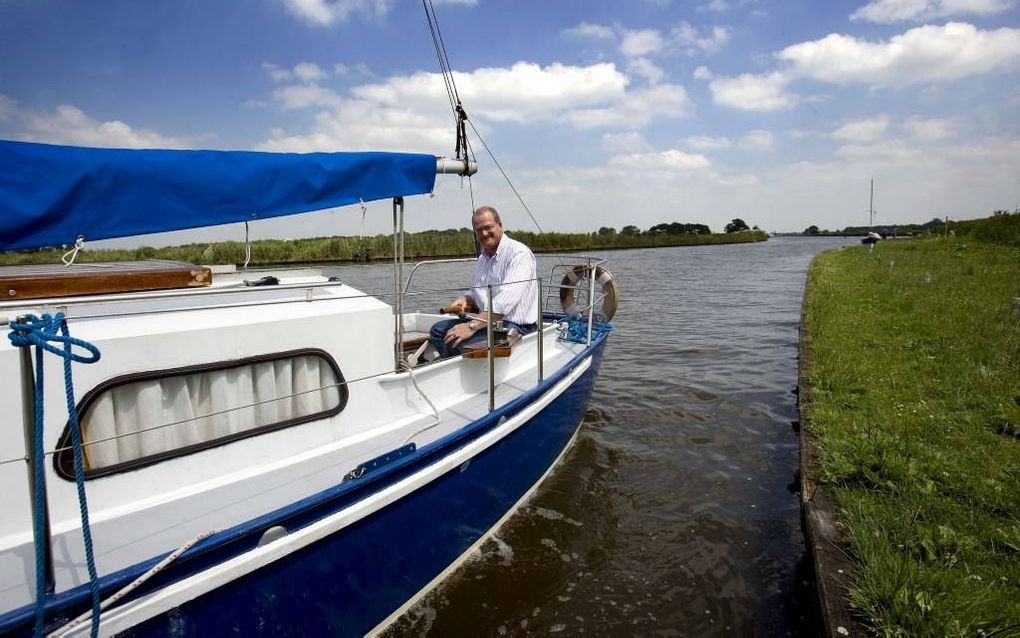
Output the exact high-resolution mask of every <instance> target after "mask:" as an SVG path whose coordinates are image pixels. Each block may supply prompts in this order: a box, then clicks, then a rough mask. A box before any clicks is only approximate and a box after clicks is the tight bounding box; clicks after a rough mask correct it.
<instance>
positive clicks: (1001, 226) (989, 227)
mask: <svg viewBox="0 0 1020 638" xmlns="http://www.w3.org/2000/svg"><path fill="white" fill-rule="evenodd" d="M871 231H874V232H876V233H878V234H880V235H882V236H883V237H910V236H914V235H943V234H948V233H953V234H956V235H958V236H963V237H973V238H975V239H980V240H983V241H989V242H993V243H998V244H1005V245H1010V246H1020V209H1016V210H1013V211H1008V210H996V211H994V212H993V213H992V215H991V217H985V218H981V219H968V220H963V221H953V220H946V219H939V218H938V217H933V218H932V219H931V221H929V222H925V223H923V224H884V225H878V226H875V227H874V228H868V227H866V226H847V227H846V228H844V229H843V230H822V229H819V228H818V226H814V225H812V226H808V227H807V228H805V229H804V232H802V233H801V235H811V236H843V237H858V236H864V235H867V234H868V233H869V232H871Z"/></svg>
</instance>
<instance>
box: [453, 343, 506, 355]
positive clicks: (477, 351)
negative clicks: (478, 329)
mask: <svg viewBox="0 0 1020 638" xmlns="http://www.w3.org/2000/svg"><path fill="white" fill-rule="evenodd" d="M510 350H511V346H510V344H508V343H504V344H497V345H495V346H493V347H492V356H493V358H496V359H500V358H503V357H509V356H510ZM460 352H461V355H463V356H464V358H465V359H485V358H486V357H488V356H489V348H488V346H487V345H486V344H484V343H483V344H479V345H477V346H464V347H463V348H462V349H461V351H460Z"/></svg>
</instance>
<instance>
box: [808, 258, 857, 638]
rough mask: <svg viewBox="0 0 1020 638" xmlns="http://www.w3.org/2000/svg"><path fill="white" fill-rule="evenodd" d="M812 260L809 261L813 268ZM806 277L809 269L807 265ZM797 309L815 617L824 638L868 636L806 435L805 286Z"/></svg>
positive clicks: (811, 440) (840, 537)
mask: <svg viewBox="0 0 1020 638" xmlns="http://www.w3.org/2000/svg"><path fill="white" fill-rule="evenodd" d="M813 263H814V261H813V260H812V264H813ZM808 271H809V273H810V266H809V267H808ZM809 284H810V277H809V278H808V283H805V285H804V299H803V300H802V302H801V311H800V339H799V345H798V357H797V360H798V365H797V408H798V412H799V416H800V513H801V521H802V524H803V526H804V537H805V541H806V542H807V546H808V551H810V552H811V560H812V562H813V563H814V567H815V589H816V593H817V596H818V607H819V616H820V618H821V622H822V626H823V630H824V633H825V635H826V636H828V637H829V638H845V637H846V636H868V635H871V633H872V632H871V631H869V630H868V628H867V627H866V626H865V625H864V624H863V623H862V622H861V620H860V619H859V617H858V616H856V615H855V614H854V613H853V612H852V611H851V609H850V589H849V587H850V583H851V582H852V579H853V569H852V568H853V565H852V564H851V563H850V559H849V557H848V556H847V553H846V543H845V541H844V540H843V534H842V533H841V532H840V530H839V527H838V526H837V525H836V509H835V506H834V504H833V502H832V498H831V497H830V496H829V494H828V493H827V492H826V490H825V488H824V486H823V485H821V484H820V483H819V482H818V481H817V478H818V462H817V452H818V449H817V445H816V442H815V439H814V436H813V435H812V434H811V427H810V423H809V418H808V410H807V409H806V408H808V407H809V406H810V405H811V386H810V384H809V383H808V373H809V372H810V370H811V352H810V349H809V347H808V329H807V324H806V322H805V321H804V318H805V310H806V308H807V296H808V291H807V286H808V285H809Z"/></svg>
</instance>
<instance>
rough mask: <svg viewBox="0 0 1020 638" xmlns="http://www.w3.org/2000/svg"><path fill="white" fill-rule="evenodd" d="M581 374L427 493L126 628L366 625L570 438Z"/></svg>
mask: <svg viewBox="0 0 1020 638" xmlns="http://www.w3.org/2000/svg"><path fill="white" fill-rule="evenodd" d="M604 346H605V339H602V340H600V341H599V343H598V344H596V345H595V347H594V348H593V351H592V365H591V367H590V368H589V369H588V370H587V371H586V372H585V373H584V374H583V375H582V376H581V377H580V378H578V379H577V380H576V381H575V382H574V383H573V384H572V385H571V387H570V388H568V389H567V390H566V391H565V392H564V393H563V394H562V395H560V396H559V397H558V398H557V399H555V400H554V401H553V402H552V403H550V404H549V405H548V406H546V407H545V408H544V409H543V410H541V411H540V412H539V413H538V414H537V415H535V416H534V417H533V418H532V419H531V420H530V421H529V422H528V423H527V424H525V425H524V426H522V427H520V428H519V429H517V430H516V431H514V432H513V433H512V434H510V435H508V436H506V437H505V438H503V439H502V440H500V441H499V442H498V443H496V444H495V445H493V446H492V447H490V448H488V449H487V450H485V451H484V452H482V453H481V454H479V455H477V456H476V457H474V458H473V459H472V460H471V461H470V462H469V463H467V464H465V465H462V466H461V467H459V468H457V469H455V470H453V471H451V472H448V473H447V474H445V475H444V476H442V477H440V478H439V479H437V480H435V481H433V482H431V483H430V484H428V485H427V486H425V487H423V488H421V489H419V490H417V491H415V492H414V493H412V494H410V495H408V496H406V497H404V498H402V499H401V500H399V501H398V502H396V503H394V504H392V505H390V506H389V507H386V508H384V509H382V510H380V511H378V512H376V513H375V514H373V515H371V516H369V517H367V518H365V519H363V520H361V521H359V522H358V523H356V524H354V525H351V526H349V527H346V528H344V529H343V530H341V531H339V532H337V533H335V534H333V535H332V536H329V537H327V538H325V539H323V540H321V541H319V542H317V543H315V544H313V545H311V546H309V547H307V548H304V549H303V550H300V551H298V552H295V553H294V554H291V555H289V556H287V557H286V558H284V559H282V560H279V561H277V562H275V563H272V564H270V565H268V566H266V567H263V568H262V569H260V570H258V571H256V572H254V573H252V574H248V575H247V576H245V577H243V578H241V579H239V580H236V581H233V582H231V583H229V584H227V585H225V586H222V587H219V588H218V589H216V590H214V591H213V592H210V593H208V594H206V595H204V596H202V597H201V598H198V599H196V600H194V601H191V602H189V603H186V604H184V605H182V606H181V607H178V608H177V609H174V610H172V611H170V612H169V613H167V614H164V615H162V616H158V617H156V618H153V619H152V620H150V621H148V622H146V623H144V624H142V625H140V626H137V627H135V628H133V629H132V630H131V631H130V632H129V634H130V635H138V636H149V635H159V636H165V635H168V634H174V635H199V634H201V635H224V634H228V633H232V634H234V635H252V634H263V635H274V636H276V635H331V636H337V635H339V636H355V635H358V636H360V635H363V634H364V633H365V632H367V631H369V630H371V629H372V628H374V627H376V626H377V625H378V624H379V623H380V622H382V621H383V620H385V619H386V618H387V617H388V616H390V614H392V613H393V612H394V611H395V610H397V609H398V608H399V607H400V606H401V605H402V604H404V603H405V602H406V601H408V600H409V599H411V597H413V596H414V595H415V594H416V593H418V592H419V591H420V590H421V589H422V588H423V587H425V586H426V585H427V584H428V583H429V582H431V581H432V580H433V579H434V578H435V577H436V576H437V575H438V574H440V573H441V572H442V571H443V570H444V569H445V568H446V567H447V566H449V565H450V564H451V563H453V562H454V561H456V560H457V559H458V557H460V556H461V555H462V554H463V553H464V552H466V551H467V550H468V549H469V548H470V547H471V546H472V545H473V544H474V543H476V542H477V541H478V539H479V538H481V537H482V536H483V535H484V534H485V533H486V532H487V531H488V530H490V529H491V528H492V527H493V526H494V525H496V524H497V523H498V522H499V520H500V519H501V518H502V517H503V516H504V515H505V514H506V513H507V511H509V509H510V508H512V507H513V506H514V505H515V504H516V503H517V502H518V501H519V500H520V499H521V498H522V497H523V496H524V495H525V494H526V493H527V492H528V490H529V489H531V488H532V486H534V485H535V483H536V482H537V481H538V480H539V479H541V477H542V476H543V475H544V474H545V472H546V471H547V470H548V469H549V467H550V466H551V464H552V463H553V462H554V461H555V460H556V459H557V458H558V457H559V455H560V454H561V453H562V452H563V450H564V448H565V447H566V446H567V444H568V443H569V442H570V440H571V438H572V437H573V436H574V434H575V432H576V431H577V428H578V426H579V424H580V422H581V420H582V418H583V417H584V412H585V409H586V406H587V404H588V400H589V398H590V397H591V393H592V389H593V386H594V383H595V379H596V377H597V375H598V369H599V365H600V363H601V359H602V351H603V348H604Z"/></svg>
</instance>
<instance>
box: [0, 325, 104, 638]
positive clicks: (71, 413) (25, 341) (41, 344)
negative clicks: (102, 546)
mask: <svg viewBox="0 0 1020 638" xmlns="http://www.w3.org/2000/svg"><path fill="white" fill-rule="evenodd" d="M58 333H59V334H58ZM7 337H8V338H9V339H10V341H11V344H13V345H14V346H15V347H18V348H28V347H31V346H35V423H34V430H33V441H34V444H33V447H34V449H33V458H32V465H33V468H32V469H33V472H34V483H35V485H34V488H35V489H34V490H33V491H34V493H33V495H32V501H33V507H34V516H33V519H32V535H33V540H34V541H35V630H34V632H33V633H34V635H35V636H37V637H41V636H42V635H43V628H44V625H45V621H46V618H45V608H46V553H45V550H44V548H45V546H46V544H48V543H49V539H46V538H44V534H45V531H44V529H43V521H44V520H45V515H46V503H45V496H46V491H45V487H44V486H45V483H44V481H45V477H44V474H43V463H44V460H45V455H44V452H43V388H44V384H43V356H42V355H43V351H44V350H45V351H46V352H50V353H53V354H55V355H57V356H59V357H61V358H62V359H63V360H64V391H65V394H66V396H67V414H68V428H69V429H70V432H71V447H72V451H73V454H74V482H75V486H76V487H77V489H78V506H79V509H80V510H81V530H82V539H83V541H84V544H85V561H86V564H87V565H88V571H89V589H90V590H91V592H92V628H91V635H92V637H93V638H95V637H96V636H98V635H99V577H98V576H97V574H96V560H95V555H94V554H93V551H92V528H91V527H90V525H89V506H88V500H87V499H86V497H85V464H84V460H83V458H82V451H81V447H82V446H81V431H80V430H79V428H78V410H77V409H76V408H75V402H74V381H73V380H72V378H71V362H72V361H76V362H78V363H95V362H96V361H99V356H100V354H99V348H97V347H95V346H94V345H92V344H91V343H89V342H87V341H84V340H82V339H76V338H74V337H72V336H71V334H70V331H69V330H68V328H67V320H66V319H65V318H64V313H62V312H58V313H57V314H55V315H53V316H50V315H49V314H44V315H43V316H42V317H37V316H36V315H26V316H24V317H20V318H19V319H18V320H17V321H16V322H15V323H12V324H11V332H10V333H8V335H7ZM54 343H59V344H62V347H61V348H57V347H56V346H55V345H53V344H54ZM73 346H78V347H79V348H82V349H84V350H87V351H88V352H89V354H90V355H91V356H83V355H80V354H75V353H74V352H73V351H72V347H73Z"/></svg>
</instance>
